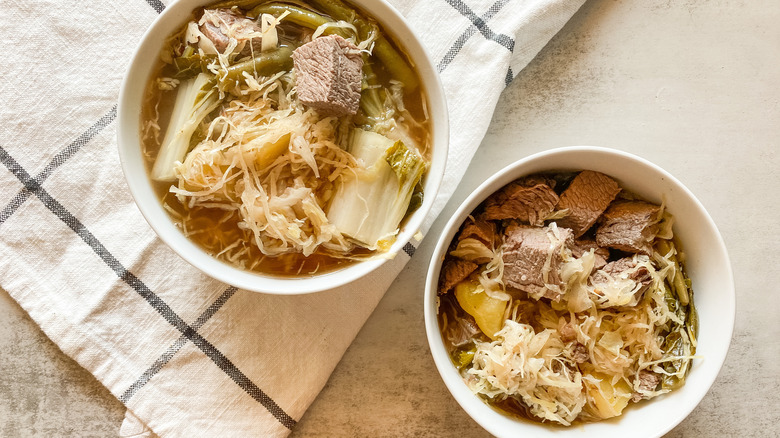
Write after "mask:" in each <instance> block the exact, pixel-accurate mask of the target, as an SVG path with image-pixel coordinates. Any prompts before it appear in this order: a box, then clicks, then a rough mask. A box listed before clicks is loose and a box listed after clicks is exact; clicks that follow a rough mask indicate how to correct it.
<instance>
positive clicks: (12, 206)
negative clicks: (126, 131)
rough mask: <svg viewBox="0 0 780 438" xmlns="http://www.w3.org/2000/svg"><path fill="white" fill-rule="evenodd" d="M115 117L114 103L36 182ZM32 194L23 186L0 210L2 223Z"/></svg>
mask: <svg viewBox="0 0 780 438" xmlns="http://www.w3.org/2000/svg"><path fill="white" fill-rule="evenodd" d="M114 119H116V105H114V106H113V107H112V108H111V110H109V111H108V112H107V113H106V114H105V115H104V116H103V117H101V118H100V120H98V121H97V122H95V124H94V125H92V126H90V127H89V128H88V129H87V130H86V131H84V132H83V133H82V134H81V135H79V136H78V137H77V138H76V139H75V140H73V142H71V143H70V144H69V145H68V146H66V147H65V149H63V150H61V151H60V152H59V153H58V154H57V155H55V156H54V158H52V160H51V161H50V162H49V164H47V165H46V167H44V168H43V170H42V171H41V173H39V174H38V176H36V177H35V182H37V183H38V185H40V184H43V182H44V181H46V179H47V178H48V177H49V176H51V174H52V173H54V171H55V170H56V169H57V168H58V167H60V166H62V164H63V163H65V162H66V161H68V159H69V158H70V157H72V156H73V155H75V154H76V152H78V151H79V150H80V149H81V148H82V147H83V146H84V145H86V144H87V143H89V142H90V140H92V139H93V138H95V136H96V135H98V133H99V132H100V131H102V130H103V129H104V128H105V127H106V126H108V125H110V124H111V122H113V121H114ZM30 195H32V193H31V192H30V191H29V190H28V189H27V187H24V188H22V190H20V191H19V193H17V194H16V196H14V197H13V199H11V202H9V203H8V205H6V206H5V208H4V209H2V210H0V224H2V223H4V222H5V221H6V220H8V218H9V217H11V216H12V215H13V214H14V213H16V210H18V209H19V207H21V206H22V204H24V202H25V201H27V198H29V197H30Z"/></svg>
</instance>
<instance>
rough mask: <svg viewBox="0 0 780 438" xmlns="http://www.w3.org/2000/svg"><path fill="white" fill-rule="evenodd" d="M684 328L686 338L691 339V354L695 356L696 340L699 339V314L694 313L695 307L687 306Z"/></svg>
mask: <svg viewBox="0 0 780 438" xmlns="http://www.w3.org/2000/svg"><path fill="white" fill-rule="evenodd" d="M685 328H686V330H687V331H688V337H689V338H690V339H691V354H696V339H698V337H699V314H698V313H697V312H696V306H694V305H693V300H691V304H689V305H688V315H687V316H686V318H685Z"/></svg>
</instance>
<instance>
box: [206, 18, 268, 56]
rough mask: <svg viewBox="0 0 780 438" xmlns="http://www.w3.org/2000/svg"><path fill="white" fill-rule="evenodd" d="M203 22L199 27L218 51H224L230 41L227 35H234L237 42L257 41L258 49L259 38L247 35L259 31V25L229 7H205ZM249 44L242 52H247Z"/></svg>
mask: <svg viewBox="0 0 780 438" xmlns="http://www.w3.org/2000/svg"><path fill="white" fill-rule="evenodd" d="M203 15H204V18H205V19H204V23H203V24H201V25H200V27H199V29H200V31H201V32H203V35H205V36H206V38H208V39H210V40H211V42H213V43H214V47H215V48H216V49H217V51H218V52H219V53H224V52H225V49H226V48H227V46H228V43H229V42H230V38H229V37H228V35H231V34H232V35H234V37H235V38H236V40H237V41H238V43H239V44H241V43H244V42H246V41H249V40H250V39H251V40H252V43H253V44H254V43H255V41H256V42H257V43H258V44H257V45H256V47H255V50H257V51H258V53H259V51H260V46H259V43H260V38H259V37H258V38H251V37H249V36H248V35H249V34H252V33H260V32H261V28H260V25H259V24H257V22H255V21H254V20H250V19H249V18H246V17H244V16H242V15H240V14H238V13H236V12H234V11H232V10H230V9H207V10H205V11H203ZM248 48H249V45H246V46H245V49H244V51H243V52H242V53H244V54H248V53H249V50H247V49H248Z"/></svg>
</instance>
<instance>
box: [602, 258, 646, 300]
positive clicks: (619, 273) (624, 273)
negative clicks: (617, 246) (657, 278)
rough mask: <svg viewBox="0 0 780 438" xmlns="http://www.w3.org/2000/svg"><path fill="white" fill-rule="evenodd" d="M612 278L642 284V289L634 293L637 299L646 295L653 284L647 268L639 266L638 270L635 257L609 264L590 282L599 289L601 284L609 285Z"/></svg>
mask: <svg viewBox="0 0 780 438" xmlns="http://www.w3.org/2000/svg"><path fill="white" fill-rule="evenodd" d="M610 277H611V278H619V277H625V278H628V279H629V280H633V281H634V282H635V283H637V284H640V285H641V287H640V288H639V289H638V290H637V291H636V292H635V293H634V296H636V297H639V296H641V295H642V294H643V293H645V291H646V290H647V289H648V288H649V287H650V284H651V283H652V282H653V279H652V278H651V277H650V273H649V272H648V271H647V268H645V267H644V266H639V267H638V268H637V263H636V262H635V261H634V258H633V257H624V258H622V259H619V260H615V261H614V262H609V263H607V264H606V265H604V267H603V268H601V269H600V270H598V271H596V272H595V273H594V274H593V275H592V276H591V277H590V282H591V284H592V285H593V286H594V287H596V288H598V286H599V285H601V284H608V283H609V282H610Z"/></svg>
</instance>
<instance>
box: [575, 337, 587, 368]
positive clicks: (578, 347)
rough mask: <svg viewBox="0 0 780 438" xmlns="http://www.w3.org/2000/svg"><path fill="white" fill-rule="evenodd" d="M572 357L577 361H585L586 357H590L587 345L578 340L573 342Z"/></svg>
mask: <svg viewBox="0 0 780 438" xmlns="http://www.w3.org/2000/svg"><path fill="white" fill-rule="evenodd" d="M572 359H574V361H575V362H577V363H583V362H587V361H588V359H590V353H589V352H588V347H586V346H584V345H582V344H580V343H579V342H577V343H576V344H574V349H573V350H572Z"/></svg>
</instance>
